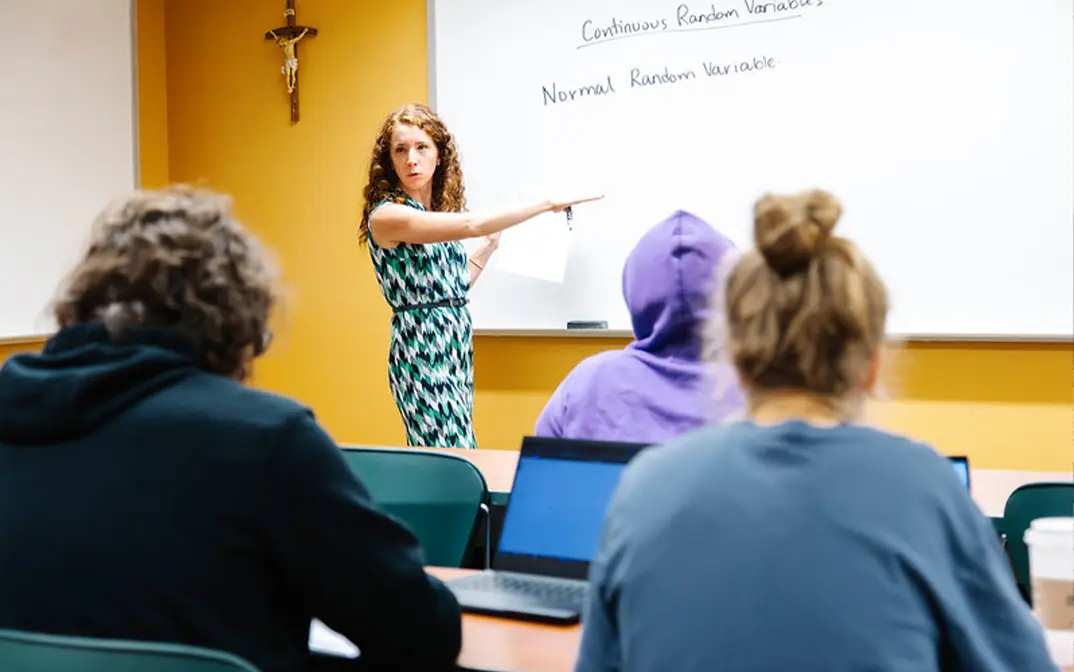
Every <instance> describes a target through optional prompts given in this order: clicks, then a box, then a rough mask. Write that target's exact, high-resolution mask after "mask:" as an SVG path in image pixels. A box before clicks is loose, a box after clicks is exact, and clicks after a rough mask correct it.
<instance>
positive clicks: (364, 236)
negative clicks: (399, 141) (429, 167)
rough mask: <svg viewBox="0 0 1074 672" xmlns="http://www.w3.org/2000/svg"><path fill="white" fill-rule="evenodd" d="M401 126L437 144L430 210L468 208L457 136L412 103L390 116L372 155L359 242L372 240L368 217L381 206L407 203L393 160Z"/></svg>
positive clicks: (359, 228) (436, 117) (450, 210)
mask: <svg viewBox="0 0 1074 672" xmlns="http://www.w3.org/2000/svg"><path fill="white" fill-rule="evenodd" d="M399 124H407V125H409V126H414V127H416V128H420V129H421V130H423V131H425V132H426V133H428V134H429V137H430V138H432V140H433V143H435V144H436V150H437V153H438V154H439V156H440V165H439V166H438V167H437V169H436V173H435V174H434V175H433V201H432V204H431V208H430V209H431V210H434V211H437V212H463V211H464V210H465V209H466V187H465V186H464V185H463V181H462V166H461V165H460V162H459V150H458V148H457V147H456V146H455V136H453V135H452V134H451V132H450V131H449V130H448V129H447V126H446V125H445V124H444V122H443V120H442V119H440V117H439V116H437V114H436V113H435V112H433V111H432V110H431V109H429V107H427V106H425V105H421V104H419V103H409V104H407V105H404V106H402V107H400V108H399V109H398V110H396V111H395V112H392V113H391V114H390V115H388V117H387V118H386V119H385V120H384V124H383V125H382V126H381V128H380V134H379V135H378V136H377V141H376V143H375V144H374V145H373V156H372V158H371V159H370V161H369V181H368V182H367V183H366V186H365V191H364V192H363V196H364V199H365V207H364V209H363V210H362V222H361V224H359V225H358V241H359V242H360V243H361V244H363V245H365V244H366V243H368V241H369V216H370V215H371V214H372V213H373V208H375V207H376V206H377V204H378V203H381V202H383V201H391V202H393V203H406V198H407V196H406V193H405V192H404V191H403V189H402V186H401V185H400V183H399V176H398V175H396V174H395V168H394V167H393V166H392V157H391V140H392V131H394V130H395V127H396V126H397V125H399Z"/></svg>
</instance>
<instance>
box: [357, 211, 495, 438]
mask: <svg viewBox="0 0 1074 672" xmlns="http://www.w3.org/2000/svg"><path fill="white" fill-rule="evenodd" d="M386 202H387V201H384V202H382V203H380V204H378V205H377V207H380V206H381V205H383V204H384V203H386ZM406 204H407V205H409V206H410V207H412V208H418V209H421V210H424V209H425V208H424V207H422V205H421V204H420V203H418V202H417V201H415V200H413V199H411V198H408V199H407V202H406ZM369 256H370V258H371V259H372V260H373V269H374V271H375V272H376V274H377V283H378V284H380V291H381V293H382V294H383V295H384V298H385V300H387V302H388V305H390V306H391V307H392V309H393V310H394V311H396V312H394V314H393V315H392V332H391V347H390V349H389V351H388V384H389V386H390V387H391V390H392V396H393V397H395V405H396V406H397V407H398V408H399V414H400V415H401V416H402V418H403V426H404V427H405V428H406V440H407V445H410V446H425V447H436V448H477V439H476V438H475V436H474V427H473V408H474V364H473V362H474V345H473V327H472V323H471V321H470V311H469V309H468V308H467V307H466V305H465V299H466V294H467V292H468V291H469V288H470V271H469V268H467V265H466V248H465V247H464V246H463V244H462V243H461V242H452V243H430V244H426V245H413V244H409V243H401V244H399V245H397V246H396V247H393V248H383V247H380V246H379V245H377V244H376V241H374V240H373V237H372V236H370V237H369ZM452 299H454V300H456V301H455V302H454V303H455V304H456V305H438V306H429V305H428V304H436V303H441V302H446V301H449V300H452ZM400 308H406V309H405V310H400Z"/></svg>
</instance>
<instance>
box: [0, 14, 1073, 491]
mask: <svg viewBox="0 0 1074 672" xmlns="http://www.w3.org/2000/svg"><path fill="white" fill-rule="evenodd" d="M162 1H163V2H165V4H166V9H167V11H166V21H164V24H165V25H164V33H165V36H164V39H159V40H158V41H157V44H155V45H145V44H143V45H141V48H140V49H139V52H140V53H141V54H142V55H143V57H145V54H146V53H148V54H150V56H149V57H148V58H156V57H155V56H154V55H153V54H155V53H156V50H157V49H159V44H161V43H163V44H164V45H165V48H166V71H167V73H166V78H165V77H164V76H163V75H160V77H159V79H158V80H155V81H154V82H153V83H152V84H151V85H152V86H156V87H159V86H161V85H162V83H163V82H164V80H165V79H166V82H167V84H166V86H167V105H166V109H162V108H160V107H159V105H158V106H157V107H153V105H145V101H146V99H147V98H149V97H150V93H149V92H148V91H147V90H146V89H145V88H143V110H142V119H143V130H145V129H148V128H159V126H160V124H161V123H163V124H164V125H165V126H166V128H167V131H168V138H167V142H165V143H163V144H162V145H161V143H160V142H157V143H155V144H154V143H151V146H152V147H155V149H154V150H153V151H155V152H156V153H155V154H153V157H152V160H154V161H156V160H159V157H160V156H161V152H162V153H163V155H164V156H166V157H167V158H166V161H167V163H168V176H170V178H171V179H172V180H174V181H186V182H194V181H197V182H201V183H202V184H206V185H209V186H212V187H216V188H219V189H224V190H227V191H229V192H231V193H232V194H233V195H234V197H235V199H236V206H237V210H238V212H239V215H240V216H241V217H242V219H244V220H245V221H246V222H247V223H248V224H249V225H250V226H251V227H252V228H253V229H255V230H256V231H257V232H258V233H259V234H260V235H261V236H262V237H263V238H264V239H265V240H266V241H267V242H268V243H270V244H271V245H273V246H274V247H275V248H276V249H277V250H278V252H279V254H280V257H281V260H282V262H283V264H284V266H285V269H286V272H287V276H288V279H289V281H290V283H291V286H292V289H293V290H294V294H295V298H294V300H293V301H292V302H291V303H290V305H289V307H288V309H287V310H286V313H285V315H283V316H282V319H281V324H280V325H279V331H280V332H281V333H280V335H279V337H278V338H277V341H276V343H275V344H274V346H273V351H272V352H271V353H270V355H269V356H267V357H266V358H265V359H264V360H263V362H262V363H261V364H260V366H259V368H258V371H257V378H256V384H258V385H260V386H263V387H265V388H268V389H272V390H276V391H280V392H283V393H286V394H288V395H291V396H294V397H297V398H298V399H300V400H301V401H303V402H305V403H307V404H309V405H310V406H312V407H313V408H314V410H315V411H316V412H317V415H318V417H319V418H320V419H321V421H322V422H324V423H325V425H326V426H327V427H328V429H329V430H330V431H331V432H332V433H333V435H334V436H335V437H336V438H337V439H338V440H340V441H345V442H353V443H367V444H400V443H401V442H402V441H403V433H402V428H401V424H400V422H399V419H398V415H397V413H396V411H395V407H394V406H393V404H392V401H391V396H390V394H389V392H388V386H387V368H386V363H385V362H386V358H387V347H388V321H389V313H388V310H387V309H386V307H385V305H384V302H383V300H382V299H381V297H380V294H379V292H378V290H377V288H376V284H375V281H374V278H373V274H372V271H371V269H370V265H369V261H368V256H367V255H366V253H365V251H364V250H362V249H360V248H359V247H358V246H357V244H356V243H355V238H354V230H355V226H356V223H357V220H358V214H359V210H360V207H361V196H360V190H361V187H362V185H363V181H364V176H365V171H366V162H367V159H368V152H369V149H370V145H371V143H372V141H373V135H374V133H375V131H376V129H377V127H378V125H379V123H380V121H381V119H382V117H383V115H384V114H386V113H387V112H388V111H390V110H391V109H392V108H394V107H395V106H397V105H399V104H401V103H403V102H407V101H411V100H419V101H420V100H425V98H426V92H427V90H428V89H427V74H426V72H427V71H426V41H425V34H426V33H425V3H424V1H423V0H393V1H392V2H390V3H389V2H384V3H379V2H343V1H340V0H300V1H299V2H298V18H299V22H300V23H303V24H307V25H312V26H315V27H317V28H318V29H320V31H321V34H320V35H319V36H318V37H316V38H314V39H312V40H310V41H309V42H308V43H303V45H302V47H301V49H300V53H299V55H300V58H301V64H302V65H301V69H300V73H301V83H302V84H301V85H302V101H301V102H302V121H301V123H299V124H298V125H297V126H294V127H292V126H290V124H289V121H288V108H287V95H286V92H285V90H284V88H283V83H282V78H281V75H280V72H279V66H280V55H279V52H278V50H277V49H275V48H274V47H273V46H272V45H271V44H270V43H267V42H265V41H264V40H262V38H261V34H262V33H263V32H264V31H265V30H267V29H268V28H272V27H275V26H278V25H280V24H281V23H282V10H281V7H282V5H283V3H282V2H281V1H279V0H228V1H227V2H219V0H141V2H140V3H139V9H140V11H142V6H143V5H147V4H154V5H158V4H159V3H160V2H162ZM148 16H149V19H151V20H152V21H153V22H154V26H156V25H157V24H158V23H159V22H160V15H159V13H154V11H153V9H151V10H150V11H149V12H148ZM143 20H144V21H145V20H147V19H146V17H145V16H143ZM154 31H156V32H154ZM159 37H160V35H159V30H158V29H157V28H153V30H150V31H145V33H144V34H143V40H142V41H143V42H144V41H145V39H157V38H159ZM158 74H159V73H158ZM143 75H144V70H143ZM140 79H141V80H142V81H143V83H144V79H145V78H144V76H143V77H142V78H140ZM152 98H153V99H154V100H159V99H160V98H161V96H160V95H159V91H158V92H157V93H153V94H152ZM150 114H153V115H156V118H155V119H154V120H152V121H151V122H150V123H149V124H146V116H147V115H150ZM161 119H163V120H164V121H163V122H161ZM460 141H461V142H462V143H463V146H464V147H465V143H466V139H465V138H460ZM150 158H151V157H149V156H147V152H146V149H145V148H143V162H146V161H148V160H150ZM143 165H144V164H143ZM149 172H150V171H146V173H147V174H149ZM153 174H155V175H160V171H159V169H157V170H156V172H155V173H153ZM621 345H623V342H622V341H616V340H611V339H609V340H600V341H596V340H574V339H530V338H492V337H487V338H478V339H477V342H476V357H475V358H476V362H475V365H476V386H477V399H476V409H475V423H476V425H477V433H478V437H479V440H480V441H481V443H482V445H483V446H486V447H497V448H512V447H517V446H518V441H519V437H521V436H522V435H523V434H524V433H526V432H528V431H529V430H530V429H531V428H532V425H533V421H534V419H535V418H536V416H537V414H538V413H539V412H540V409H541V407H542V406H543V404H544V402H545V400H546V399H547V398H548V395H549V394H550V393H551V391H552V389H554V387H555V385H556V384H557V383H558V382H559V380H561V379H562V377H563V376H564V375H565V374H566V373H567V372H568V371H569V370H570V368H571V367H572V366H573V365H574V364H575V363H576V362H577V361H579V360H580V359H581V358H583V357H585V356H587V355H589V354H592V353H594V352H597V351H599V350H602V349H607V348H611V347H620V346H621ZM3 356H4V350H3V349H2V348H0V357H3ZM1072 370H1074V350H1072V348H1071V346H1070V345H1069V344H1061V345H1028V344H1027V345H1018V344H917V345H910V346H904V347H903V348H902V349H900V350H899V351H898V352H897V353H896V354H895V356H894V357H893V361H892V364H891V366H890V368H889V374H890V375H889V380H890V384H889V387H890V390H891V393H892V395H893V396H894V397H895V398H896V399H897V400H895V401H889V402H883V403H876V404H874V405H873V406H872V408H871V415H872V417H873V419H874V420H875V421H876V422H878V423H879V424H882V425H884V426H888V427H891V428H893V429H896V430H898V431H901V432H904V433H907V434H910V435H913V436H916V437H919V438H922V439H924V440H927V441H931V442H933V443H934V445H936V446H937V447H938V448H939V449H940V450H942V451H944V452H947V453H949V454H956V453H958V454H968V455H970V456H971V460H972V461H973V464H974V466H976V467H983V468H1000V469H1040V470H1054V471H1065V472H1069V471H1070V470H1071V466H1072V460H1074V449H1072V438H1074V434H1072V414H1071V413H1072V410H1071V402H1072V388H1071V373H1072Z"/></svg>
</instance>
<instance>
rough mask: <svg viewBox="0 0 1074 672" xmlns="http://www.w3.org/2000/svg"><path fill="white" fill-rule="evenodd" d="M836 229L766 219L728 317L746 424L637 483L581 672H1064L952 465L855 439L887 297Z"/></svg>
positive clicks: (586, 634)
mask: <svg viewBox="0 0 1074 672" xmlns="http://www.w3.org/2000/svg"><path fill="white" fill-rule="evenodd" d="M841 212H842V209H841V206H840V204H839V202H838V201H836V199H835V198H834V197H833V196H831V195H830V194H828V193H825V192H823V191H810V192H806V193H802V194H796V195H791V196H773V195H768V196H765V197H763V198H761V199H760V200H759V201H758V202H757V204H756V206H755V211H754V238H755V242H756V249H753V250H750V251H749V252H747V253H746V254H745V255H744V256H743V257H742V258H741V260H740V261H739V262H738V263H737V264H736V265H735V268H734V269H733V271H732V272H731V276H730V277H729V279H728V282H727V287H726V290H725V294H724V297H723V298H724V303H725V311H723V312H725V313H726V321H727V323H726V335H727V347H728V350H729V355H730V358H731V360H732V362H733V364H734V366H735V368H736V369H737V372H738V376H739V379H740V381H741V383H742V385H743V388H744V390H745V393H746V397H747V408H748V411H747V418H746V419H744V420H742V421H740V422H736V423H733V424H730V425H726V426H722V427H709V428H704V429H700V430H696V431H694V432H692V433H689V434H687V435H685V436H683V437H681V438H679V439H677V440H675V441H673V442H671V443H670V444H667V445H664V446H660V447H656V448H651V449H647V450H645V451H643V452H642V453H641V454H640V455H639V456H638V457H636V458H635V459H634V460H633V461H632V463H631V464H630V465H629V466H628V467H627V470H626V472H625V473H624V475H623V477H622V480H621V482H620V484H619V487H618V489H617V491H616V493H615V495H614V497H613V500H612V502H611V504H610V506H609V510H608V512H607V518H606V521H605V529H604V535H603V539H602V542H601V547H600V549H599V552H598V554H597V557H596V559H595V561H594V562H593V564H592V565H591V573H590V580H591V585H590V596H591V602H590V604H589V607H588V610H587V613H586V615H585V624H586V626H585V629H584V631H583V635H582V647H581V652H580V655H579V659H578V663H577V667H576V670H577V671H578V672H598V671H605V670H607V671H611V670H616V671H620V672H667V671H668V670H674V671H675V672H711V671H713V670H719V671H720V672H747V671H749V672H757V671H760V670H765V671H768V670H773V671H775V670H795V671H797V672H821V671H823V672H850V671H859V670H878V671H879V670H891V671H894V670H908V671H909V670H913V671H914V672H930V671H938V670H945V671H954V670H957V671H962V672H971V671H972V672H1013V671H1015V670H1017V671H1018V672H1041V671H1045V670H1047V671H1055V670H1056V669H1057V668H1056V666H1055V664H1054V663H1053V662H1051V660H1050V659H1049V654H1048V651H1047V647H1046V645H1045V642H1044V637H1043V633H1042V630H1041V627H1040V626H1039V624H1038V623H1037V622H1036V620H1035V619H1034V618H1033V615H1032V613H1031V612H1030V611H1029V608H1028V607H1027V605H1026V603H1025V602H1024V601H1023V600H1022V598H1021V596H1020V595H1019V593H1018V590H1017V588H1016V587H1015V582H1014V580H1013V577H1012V575H1011V571H1010V568H1009V566H1008V564H1007V561H1006V560H1005V559H1004V556H1003V551H1002V550H1001V548H1000V544H999V541H998V539H997V537H996V534H995V532H994V530H993V528H992V525H991V523H990V522H989V520H988V519H987V518H986V517H985V516H984V515H982V513H981V512H980V511H979V510H978V509H977V507H976V506H975V505H974V503H973V501H972V500H971V499H970V497H969V495H968V494H967V492H966V490H965V488H963V486H962V484H961V483H960V482H959V481H958V479H957V477H956V476H955V474H954V472H953V471H952V470H951V467H950V464H949V463H948V461H947V460H946V459H945V458H944V457H943V456H941V455H939V454H938V453H937V452H936V451H935V450H933V449H932V448H931V447H929V446H927V445H923V444H921V443H918V442H915V441H912V440H910V439H907V438H904V437H901V436H896V435H894V434H890V433H887V432H884V431H880V430H877V429H873V428H870V427H867V426H865V425H864V424H862V420H861V418H862V411H863V407H864V405H865V401H866V398H867V397H868V396H869V393H870V391H871V390H872V389H873V388H874V386H875V385H876V383H877V379H878V371H879V367H880V350H881V346H882V344H883V342H884V327H885V321H886V317H887V313H888V295H887V291H886V289H885V287H884V283H883V282H882V281H881V279H880V278H879V277H878V276H877V274H876V272H875V270H874V269H873V267H872V265H871V264H870V263H869V261H868V260H867V259H866V258H865V257H864V256H863V255H862V254H861V252H860V251H859V250H858V248H857V247H856V246H855V245H854V243H852V242H851V241H849V240H847V239H845V238H840V237H838V236H833V235H832V229H833V228H834V227H835V225H836V223H837V222H838V221H839V217H840V215H841ZM923 244H927V241H923ZM713 319H721V317H720V313H715V314H714V316H713Z"/></svg>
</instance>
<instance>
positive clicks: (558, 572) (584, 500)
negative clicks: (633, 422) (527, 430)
mask: <svg viewBox="0 0 1074 672" xmlns="http://www.w3.org/2000/svg"><path fill="white" fill-rule="evenodd" d="M645 447H646V444H635V443H616V442H605V441H583V440H575V439H550V438H538V437H532V436H527V437H526V438H524V439H523V440H522V450H521V452H520V454H519V458H518V467H517V469H516V470H515V479H514V484H513V486H512V487H511V497H510V499H509V500H508V502H507V512H506V513H505V514H504V521H503V530H502V532H501V533H500V539H499V542H498V543H497V545H496V555H495V558H494V559H493V561H492V568H491V569H490V570H488V571H485V572H482V573H480V574H474V575H470V576H466V577H461V578H458V579H453V580H451V581H448V582H447V585H448V587H449V588H450V589H451V590H452V592H453V593H455V597H456V599H458V601H459V605H460V607H461V608H462V610H463V611H464V612H469V613H477V614H493V615H496V616H502V617H507V618H517V619H520V620H527V621H539V622H545V623H560V624H570V623H577V622H579V621H580V620H581V615H582V610H583V607H584V605H585V602H586V597H587V594H588V588H589V583H588V575H589V563H590V561H591V560H592V559H593V555H594V554H595V553H596V551H597V547H598V545H599V544H600V536H601V531H602V529H603V526H604V514H605V511H606V510H607V508H608V502H609V501H610V499H611V496H612V493H613V492H614V491H615V487H616V485H618V483H619V477H620V475H621V474H622V471H623V468H624V467H626V465H627V463H628V462H629V461H630V460H631V459H632V458H633V457H634V456H635V455H637V454H638V452H639V451H640V450H642V449H643V448H645Z"/></svg>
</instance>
